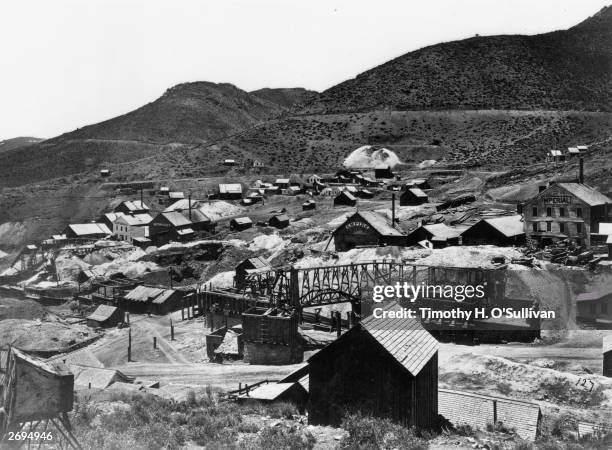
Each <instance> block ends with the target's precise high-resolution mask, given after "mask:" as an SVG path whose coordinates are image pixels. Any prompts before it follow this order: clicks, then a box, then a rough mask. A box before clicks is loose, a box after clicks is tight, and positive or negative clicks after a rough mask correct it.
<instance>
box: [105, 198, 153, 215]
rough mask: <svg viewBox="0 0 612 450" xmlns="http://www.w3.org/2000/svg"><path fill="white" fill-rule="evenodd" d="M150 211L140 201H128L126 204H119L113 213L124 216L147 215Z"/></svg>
mask: <svg viewBox="0 0 612 450" xmlns="http://www.w3.org/2000/svg"><path fill="white" fill-rule="evenodd" d="M149 211H150V208H149V207H148V206H147V205H146V204H145V203H144V202H141V201H140V200H127V201H125V202H121V203H119V204H118V205H117V206H116V207H115V209H114V210H113V212H115V213H123V214H130V215H134V214H147V213H148V212H149Z"/></svg>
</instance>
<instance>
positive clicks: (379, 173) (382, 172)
mask: <svg viewBox="0 0 612 450" xmlns="http://www.w3.org/2000/svg"><path fill="white" fill-rule="evenodd" d="M374 178H376V179H391V178H395V174H394V173H393V171H392V170H391V167H386V168H384V169H374Z"/></svg>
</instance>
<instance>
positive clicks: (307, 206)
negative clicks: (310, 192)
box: [302, 200, 317, 211]
mask: <svg viewBox="0 0 612 450" xmlns="http://www.w3.org/2000/svg"><path fill="white" fill-rule="evenodd" d="M313 209H317V202H315V201H314V200H307V201H305V202H304V203H302V211H312V210H313Z"/></svg>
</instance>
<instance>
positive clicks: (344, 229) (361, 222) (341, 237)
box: [332, 211, 406, 251]
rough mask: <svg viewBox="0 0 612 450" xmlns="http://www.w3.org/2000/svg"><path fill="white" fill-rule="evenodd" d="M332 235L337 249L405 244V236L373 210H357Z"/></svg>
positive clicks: (401, 245)
mask: <svg viewBox="0 0 612 450" xmlns="http://www.w3.org/2000/svg"><path fill="white" fill-rule="evenodd" d="M332 235H333V237H334V245H335V246H336V250H338V251H347V250H350V249H352V248H355V247H362V246H379V247H381V246H385V245H396V246H400V247H405V246H406V236H405V235H404V234H403V233H402V232H401V231H399V230H396V229H395V228H393V227H392V226H391V224H390V223H389V221H388V220H387V218H386V217H383V216H381V215H380V214H377V213H375V212H373V211H357V212H356V213H355V214H353V215H352V216H350V217H349V218H347V219H346V222H344V223H343V224H342V225H340V226H339V227H338V228H336V230H335V231H334V232H333V234H332Z"/></svg>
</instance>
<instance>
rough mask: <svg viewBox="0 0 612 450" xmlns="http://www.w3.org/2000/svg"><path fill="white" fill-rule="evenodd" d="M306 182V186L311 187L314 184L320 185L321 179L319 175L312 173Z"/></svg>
mask: <svg viewBox="0 0 612 450" xmlns="http://www.w3.org/2000/svg"><path fill="white" fill-rule="evenodd" d="M306 182H307V183H308V184H312V185H314V184H315V183H321V177H320V176H319V175H317V174H315V173H313V174H312V175H310V176H309V177H308V178H306ZM321 184H323V183H321Z"/></svg>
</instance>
